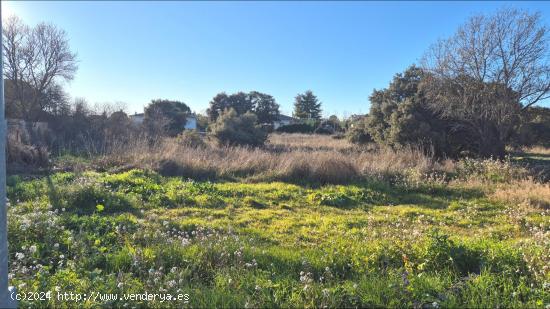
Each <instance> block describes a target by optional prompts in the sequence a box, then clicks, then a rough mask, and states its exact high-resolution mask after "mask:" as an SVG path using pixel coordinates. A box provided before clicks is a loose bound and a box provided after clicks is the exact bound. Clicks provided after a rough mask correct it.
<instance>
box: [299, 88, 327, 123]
mask: <svg viewBox="0 0 550 309" xmlns="http://www.w3.org/2000/svg"><path fill="white" fill-rule="evenodd" d="M294 117H296V118H301V119H320V118H321V102H319V99H317V97H316V96H315V95H314V94H313V92H312V91H311V90H308V91H306V92H304V93H303V94H298V95H297V96H296V98H295V99H294Z"/></svg>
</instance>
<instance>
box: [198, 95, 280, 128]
mask: <svg viewBox="0 0 550 309" xmlns="http://www.w3.org/2000/svg"><path fill="white" fill-rule="evenodd" d="M228 109H234V110H235V112H236V113H237V115H242V114H245V113H248V112H250V113H254V114H256V116H257V120H256V122H257V123H261V124H263V123H268V124H271V123H273V121H275V120H277V118H278V116H279V104H277V102H275V98H273V97H272V96H271V95H269V94H265V93H261V92H258V91H252V92H250V93H244V92H237V93H234V94H231V95H227V94H226V93H225V92H222V93H218V94H217V95H216V96H215V97H214V98H213V99H212V101H210V107H209V108H208V110H207V111H206V113H207V114H208V117H209V119H210V121H211V122H214V121H216V120H217V119H218V117H219V116H220V115H221V114H223V112H224V111H225V110H228Z"/></svg>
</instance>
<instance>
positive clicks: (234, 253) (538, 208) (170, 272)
mask: <svg viewBox="0 0 550 309" xmlns="http://www.w3.org/2000/svg"><path fill="white" fill-rule="evenodd" d="M277 143H279V144H286V145H282V146H281V147H295V146H293V144H292V143H295V140H290V141H288V142H282V141H279V142H277ZM296 143H298V142H296ZM335 147H341V146H335ZM341 150H342V151H349V150H347V149H346V148H345V147H342V149H341ZM334 151H339V150H334ZM507 164H508V165H507ZM456 165H457V166H458V167H456V168H455V169H454V170H453V171H451V172H449V173H448V175H446V176H445V177H443V176H442V177H439V176H438V177H432V176H430V177H425V178H422V180H419V179H420V178H418V177H414V178H410V177H409V178H401V179H400V180H396V179H395V177H394V178H391V177H390V178H391V179H390V178H388V179H390V180H388V179H383V178H380V177H367V176H368V175H367V176H364V177H359V178H357V179H355V180H353V181H351V182H349V183H346V184H340V185H338V184H328V183H325V184H311V185H307V184H304V183H303V182H300V181H296V182H291V181H287V182H277V181H273V182H272V181H266V180H262V181H229V180H225V181H219V182H208V181H202V180H201V181H193V180H189V179H186V178H184V177H178V176H176V177H167V176H162V175H160V174H159V173H157V172H154V171H151V170H144V169H130V170H125V171H117V172H115V171H105V172H97V171H94V170H93V169H88V170H86V171H69V172H56V173H51V174H49V175H46V176H39V177H30V176H17V175H14V176H11V177H10V178H9V180H8V196H9V200H10V206H9V214H8V215H9V242H10V267H11V268H10V277H11V280H12V281H11V282H12V284H14V285H16V286H18V289H19V291H21V292H47V291H52V293H53V295H52V296H53V297H52V298H51V299H49V300H47V302H37V301H28V300H27V301H22V302H21V304H22V305H25V306H26V305H31V306H32V305H35V306H44V305H51V306H71V303H70V302H62V301H59V300H58V299H57V298H56V297H55V295H56V292H57V291H60V292H74V293H82V294H84V293H86V294H88V295H90V293H92V292H100V293H102V294H108V293H117V294H118V295H122V293H144V292H145V291H147V292H148V293H173V294H176V293H186V294H188V295H189V302H188V304H184V303H182V302H179V301H174V302H162V301H160V300H157V301H151V302H145V301H129V300H122V299H120V296H119V299H116V300H113V299H111V300H106V299H104V297H103V298H102V297H99V298H97V299H95V300H90V299H88V300H86V301H84V300H83V301H82V302H81V303H78V304H80V305H86V306H95V305H115V306H125V305H127V306H130V307H132V306H138V307H139V306H149V307H150V306H153V307H155V306H156V307H166V306H172V307H181V306H185V305H187V306H191V307H325V306H328V307H365V306H369V307H373V306H377V307H378V306H391V307H417V308H438V307H539V308H544V307H547V308H548V305H549V304H550V292H549V290H550V269H549V265H550V237H549V236H550V219H549V217H548V215H549V214H550V210H549V209H550V187H549V186H548V184H547V183H540V182H536V181H533V180H530V179H529V178H528V177H518V176H517V174H518V172H517V171H516V167H515V166H511V165H509V163H499V162H496V161H464V162H459V163H456ZM459 167H461V168H459ZM411 174H414V173H411V172H408V175H411ZM519 174H521V173H519ZM403 177H404V176H403ZM520 178H521V179H520ZM409 179H414V181H410V180H409ZM105 297H106V296H105ZM74 304H76V303H72V305H74Z"/></svg>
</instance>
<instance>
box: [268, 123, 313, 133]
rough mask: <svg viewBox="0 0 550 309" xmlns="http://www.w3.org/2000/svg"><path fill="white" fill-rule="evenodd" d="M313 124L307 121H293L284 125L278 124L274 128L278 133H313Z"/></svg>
mask: <svg viewBox="0 0 550 309" xmlns="http://www.w3.org/2000/svg"><path fill="white" fill-rule="evenodd" d="M314 130H315V126H314V125H312V124H308V123H293V124H288V125H285V126H280V127H278V128H277V130H275V132H279V133H313V131H314Z"/></svg>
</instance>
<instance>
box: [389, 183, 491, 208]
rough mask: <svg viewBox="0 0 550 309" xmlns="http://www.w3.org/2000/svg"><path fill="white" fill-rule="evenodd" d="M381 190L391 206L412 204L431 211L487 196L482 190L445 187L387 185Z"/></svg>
mask: <svg viewBox="0 0 550 309" xmlns="http://www.w3.org/2000/svg"><path fill="white" fill-rule="evenodd" d="M381 189H382V192H384V193H386V194H387V195H388V196H389V202H390V203H391V204H394V205H398V204H410V205H415V206H419V207H424V208H430V209H445V208H447V207H448V206H449V204H450V203H451V202H452V201H456V200H463V199H476V198H482V197H484V196H485V194H484V193H483V191H482V190H480V189H473V188H450V187H444V186H435V187H434V186H420V187H417V188H407V187H402V186H391V185H385V188H381Z"/></svg>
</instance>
